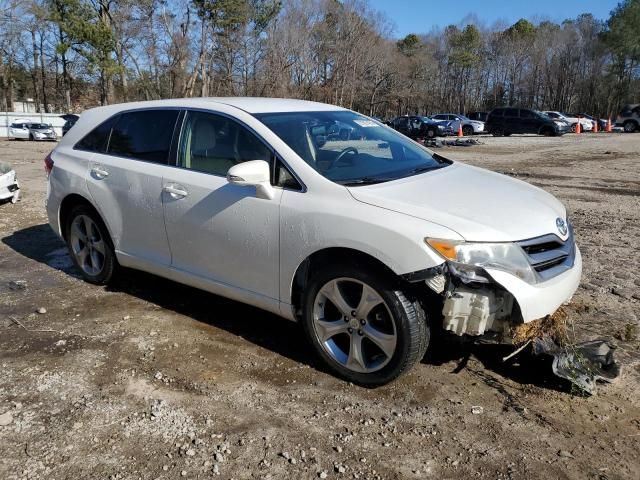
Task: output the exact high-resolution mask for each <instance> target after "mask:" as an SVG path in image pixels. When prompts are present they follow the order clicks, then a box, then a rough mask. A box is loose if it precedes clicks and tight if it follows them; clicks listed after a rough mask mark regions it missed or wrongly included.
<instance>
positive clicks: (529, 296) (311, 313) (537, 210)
mask: <svg viewBox="0 0 640 480" xmlns="http://www.w3.org/2000/svg"><path fill="white" fill-rule="evenodd" d="M45 167H46V170H47V172H48V174H49V188H48V199H47V211H48V215H49V221H50V223H51V226H52V228H53V229H54V230H55V231H56V232H57V233H58V234H59V235H60V236H61V237H62V238H63V239H64V240H65V241H66V242H67V244H68V246H69V250H70V252H71V256H72V258H73V261H74V262H75V264H76V265H77V267H78V268H79V270H80V271H81V273H82V275H83V276H84V278H85V279H86V280H87V281H89V282H92V283H97V284H102V283H106V282H108V281H109V280H110V279H111V278H112V276H113V275H114V272H115V271H116V269H117V267H118V266H119V265H122V266H125V267H132V268H136V269H140V270H145V271H147V272H151V273H154V274H156V275H161V276H164V277H167V278H171V279H173V280H177V281H179V282H182V283H185V284H188V285H192V286H195V287H198V288H201V289H204V290H208V291H210V292H213V293H216V294H219V295H223V296H225V297H229V298H232V299H234V300H238V301H240V302H245V303H249V304H252V305H255V306H257V307H260V308H263V309H265V310H268V311H270V312H274V313H276V314H278V315H281V316H283V317H285V318H288V319H290V320H293V321H299V322H301V324H302V327H303V329H304V332H305V334H306V335H307V337H308V340H309V342H310V344H311V345H312V346H313V348H314V350H315V351H316V352H317V353H318V355H319V356H320V357H321V358H322V359H324V361H325V362H326V363H327V364H328V365H329V366H330V367H331V368H333V370H334V371H335V372H337V373H338V374H339V375H341V376H343V377H344V378H347V379H349V380H350V381H353V382H357V383H359V384H365V385H380V384H384V383H386V382H389V381H390V380H392V379H394V378H396V377H397V376H398V375H400V374H401V373H402V372H404V371H406V370H407V369H409V368H410V367H411V366H412V365H413V364H414V363H415V362H417V361H419V360H420V359H421V358H422V356H423V355H424V353H425V351H426V349H427V346H428V344H429V339H430V334H429V332H430V331H433V330H442V329H444V330H447V331H450V332H453V333H454V334H456V335H471V336H480V335H485V334H490V335H496V334H497V335H501V334H503V335H506V336H508V332H509V330H510V327H511V326H512V325H513V324H517V323H521V322H529V321H532V320H535V319H539V318H542V317H544V316H546V315H548V314H550V313H552V312H553V311H555V310H556V309H557V308H558V307H559V306H560V305H561V304H562V303H563V302H566V301H567V300H568V299H570V298H571V296H572V294H573V293H574V291H575V290H576V288H577V286H578V283H579V281H580V275H581V266H582V262H581V257H580V252H579V251H578V248H577V246H576V245H575V242H574V239H573V233H572V230H571V226H570V225H569V223H568V220H567V216H566V211H565V208H564V207H563V206H562V204H561V203H560V202H559V201H558V200H556V199H555V198H554V197H553V196H551V195H550V194H548V193H546V192H544V191H542V190H540V189H538V188H536V187H533V186H531V185H529V184H527V183H524V182H521V181H519V180H514V179H512V178H508V177H505V176H502V175H499V174H496V173H492V172H489V171H485V170H482V169H479V168H474V167H470V166H467V165H464V164H461V163H454V162H451V161H449V160H446V159H445V158H443V157H441V156H439V155H438V154H436V153H432V152H431V151H429V150H427V149H425V148H424V147H422V146H421V145H419V144H417V143H415V142H413V141H411V140H409V139H408V138H407V137H405V136H403V135H401V134H399V133H397V132H395V131H393V130H392V129H390V128H388V127H386V126H384V125H382V124H381V123H379V122H376V121H374V120H372V119H370V118H367V117H364V116H362V115H360V114H357V113H355V112H353V111H350V110H346V109H343V108H339V107H335V106H331V105H325V104H321V103H314V102H306V101H298V100H284V99H267V98H209V99H207V98H204V99H180V100H163V101H154V102H142V103H130V104H121V105H113V106H108V107H102V108H97V109H94V110H90V111H87V112H86V113H84V114H83V115H82V117H81V118H80V120H79V121H78V123H77V124H76V125H75V126H74V127H73V128H72V129H71V130H70V131H69V133H68V134H67V135H66V136H65V137H64V138H63V139H62V140H61V142H60V144H59V145H58V146H57V147H56V148H55V149H54V150H53V152H51V154H50V155H49V156H48V157H47V158H46V159H45ZM425 312H427V313H426V314H425Z"/></svg>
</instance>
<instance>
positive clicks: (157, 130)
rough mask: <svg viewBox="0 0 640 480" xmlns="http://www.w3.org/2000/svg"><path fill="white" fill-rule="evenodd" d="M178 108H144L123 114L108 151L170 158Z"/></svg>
mask: <svg viewBox="0 0 640 480" xmlns="http://www.w3.org/2000/svg"><path fill="white" fill-rule="evenodd" d="M179 113H180V112H179V111H178V110H142V111H136V112H126V113H123V114H121V115H120V117H119V118H118V121H117V123H116V124H115V126H114V127H113V131H112V132H111V139H110V140H109V146H108V149H107V153H109V154H112V155H118V156H122V157H127V158H133V159H136V160H144V161H147V162H155V163H164V164H167V163H168V162H169V149H170V147H171V139H172V138H173V129H174V127H175V124H176V120H177V118H178V114H179Z"/></svg>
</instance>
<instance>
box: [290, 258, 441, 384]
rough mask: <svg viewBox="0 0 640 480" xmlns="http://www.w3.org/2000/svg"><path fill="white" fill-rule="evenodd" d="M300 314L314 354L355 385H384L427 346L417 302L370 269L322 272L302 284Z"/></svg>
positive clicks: (336, 268)
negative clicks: (301, 313)
mask: <svg viewBox="0 0 640 480" xmlns="http://www.w3.org/2000/svg"><path fill="white" fill-rule="evenodd" d="M303 311H304V316H303V321H302V326H303V329H304V331H305V334H306V336H307V339H308V340H309V342H310V343H311V345H312V347H313V349H314V350H315V352H316V354H317V355H318V356H319V357H320V358H321V359H322V360H323V361H324V362H325V363H326V364H327V365H328V366H329V367H330V368H331V370H333V371H334V372H335V373H336V374H338V375H339V376H340V377H342V378H344V379H346V380H348V381H350V382H353V383H356V384H359V385H363V386H367V387H375V386H379V385H384V384H386V383H389V382H390V381H392V380H394V379H395V378H397V377H398V376H400V375H401V374H403V373H404V372H406V371H407V370H409V369H410V368H411V367H412V366H413V365H414V364H415V363H416V362H418V361H419V360H420V359H421V358H422V357H423V356H424V354H425V352H426V350H427V346H428V344H429V329H428V327H427V322H426V318H425V313H424V310H423V309H422V307H421V306H420V304H419V302H418V301H417V300H413V299H410V298H408V297H407V296H406V295H405V293H403V292H402V290H400V289H399V288H398V285H396V284H395V282H394V281H393V280H392V279H391V280H390V279H388V278H385V275H384V274H381V273H379V272H377V271H374V270H368V269H363V268H360V267H356V266H353V265H348V264H342V265H330V266H327V267H325V268H323V269H322V270H320V271H318V272H317V273H316V274H315V275H313V276H312V278H311V279H310V281H309V283H308V286H307V289H306V293H305V298H304V310H303Z"/></svg>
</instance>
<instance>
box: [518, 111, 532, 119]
mask: <svg viewBox="0 0 640 480" xmlns="http://www.w3.org/2000/svg"><path fill="white" fill-rule="evenodd" d="M520 118H535V115H534V114H533V112H532V111H531V110H520Z"/></svg>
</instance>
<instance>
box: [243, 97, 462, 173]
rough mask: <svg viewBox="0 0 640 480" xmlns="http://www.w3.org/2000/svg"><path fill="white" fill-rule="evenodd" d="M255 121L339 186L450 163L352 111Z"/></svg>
mask: <svg viewBox="0 0 640 480" xmlns="http://www.w3.org/2000/svg"><path fill="white" fill-rule="evenodd" d="M255 116H256V117H257V118H258V119H259V120H260V121H261V122H263V123H264V124H265V125H266V126H267V127H268V128H270V129H271V130H272V131H273V132H274V133H275V134H276V135H278V137H280V138H281V139H282V140H283V141H284V142H285V143H286V144H287V145H288V146H289V147H290V148H291V149H292V150H293V151H294V152H296V153H297V154H298V155H299V156H300V158H302V159H303V160H304V161H305V162H307V163H308V164H309V165H310V166H311V167H313V168H314V169H315V170H316V171H317V172H318V173H320V174H321V175H323V176H324V177H326V178H328V179H329V180H332V181H334V182H336V183H340V184H343V185H363V184H368V183H380V182H385V181H390V180H396V179H398V178H403V177H407V176H410V175H415V174H418V173H422V172H425V171H428V170H433V169H437V168H441V167H445V166H447V165H449V163H450V162H448V161H446V160H444V159H440V158H439V157H437V156H436V157H434V156H432V155H431V154H430V153H429V151H428V150H426V149H425V148H423V147H422V146H420V145H418V144H417V143H415V142H413V141H412V140H410V139H408V138H407V137H405V136H404V135H401V134H399V133H397V132H396V131H394V130H392V129H391V128H388V127H385V126H384V125H382V124H381V123H379V122H376V121H373V120H370V119H369V118H367V117H364V116H362V115H359V114H357V113H355V112H351V111H342V110H341V111H324V112H286V113H261V114H256V115H255Z"/></svg>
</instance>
